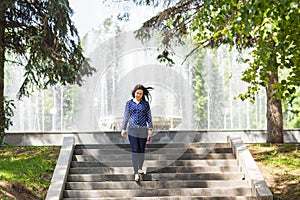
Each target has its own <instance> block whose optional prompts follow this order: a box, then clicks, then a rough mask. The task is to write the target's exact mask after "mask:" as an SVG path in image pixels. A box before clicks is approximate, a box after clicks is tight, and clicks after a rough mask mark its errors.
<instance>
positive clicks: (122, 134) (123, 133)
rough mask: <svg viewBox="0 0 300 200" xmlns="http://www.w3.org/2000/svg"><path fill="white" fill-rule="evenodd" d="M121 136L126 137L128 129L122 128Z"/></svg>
mask: <svg viewBox="0 0 300 200" xmlns="http://www.w3.org/2000/svg"><path fill="white" fill-rule="evenodd" d="M121 137H122V138H126V131H125V130H122V131H121Z"/></svg>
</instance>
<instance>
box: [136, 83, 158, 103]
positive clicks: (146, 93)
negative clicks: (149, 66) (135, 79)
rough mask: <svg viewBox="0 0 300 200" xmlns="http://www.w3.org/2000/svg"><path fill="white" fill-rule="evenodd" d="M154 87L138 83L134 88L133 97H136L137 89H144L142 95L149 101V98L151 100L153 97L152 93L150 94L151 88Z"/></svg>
mask: <svg viewBox="0 0 300 200" xmlns="http://www.w3.org/2000/svg"><path fill="white" fill-rule="evenodd" d="M153 89H154V88H153V87H144V86H143V85H140V84H138V85H136V86H135V87H134V89H133V90H132V93H131V94H132V97H133V98H135V92H136V91H137V90H143V96H142V99H143V100H146V99H147V101H148V100H150V99H151V94H150V90H153Z"/></svg>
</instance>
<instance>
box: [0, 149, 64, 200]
mask: <svg viewBox="0 0 300 200" xmlns="http://www.w3.org/2000/svg"><path fill="white" fill-rule="evenodd" d="M59 149H60V147H36V146H31V147H7V146H6V147H1V148H0V169H1V170H0V180H1V181H2V182H4V183H6V184H7V183H10V184H11V187H12V188H11V190H12V189H15V190H18V189H20V190H24V189H25V190H27V191H28V192H32V193H33V194H34V195H35V196H37V197H38V198H42V197H43V196H45V192H46V191H47V189H48V187H49V185H50V181H51V177H52V174H53V171H54V168H55V165H56V161H57V158H58V153H59ZM0 186H1V185H0ZM2 187H4V186H2ZM2 187H1V188H2ZM22 187H23V188H22ZM24 187H25V188H24ZM1 188H0V199H6V197H5V195H3V194H5V192H4V189H3V188H2V189H1ZM1 190H2V191H1ZM8 190H9V189H8ZM6 192H7V191H6ZM1 195H2V196H1ZM6 196H9V195H6ZM12 196H13V195H12Z"/></svg>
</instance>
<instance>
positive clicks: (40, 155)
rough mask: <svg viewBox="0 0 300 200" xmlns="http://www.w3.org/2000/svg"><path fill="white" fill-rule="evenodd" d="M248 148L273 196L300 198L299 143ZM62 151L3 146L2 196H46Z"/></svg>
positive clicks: (12, 199)
mask: <svg viewBox="0 0 300 200" xmlns="http://www.w3.org/2000/svg"><path fill="white" fill-rule="evenodd" d="M248 148H249V150H250V152H251V153H252V155H253V157H254V159H255V161H256V163H257V165H258V167H259V169H260V171H261V173H262V175H263V176H264V178H265V180H266V182H267V184H268V186H269V187H270V189H271V191H272V192H273V194H274V199H275V200H299V199H300V168H299V166H300V150H299V148H300V144H254V145H248ZM59 150H60V148H59V147H1V148H0V169H1V170H2V172H1V170H0V199H1V200H24V199H26V200H41V199H44V198H45V195H46V193H47V189H48V187H49V184H50V181H51V175H52V173H53V170H54V167H55V164H56V160H57V157H58V154H59ZM12 163H13V165H12ZM8 165H9V166H8Z"/></svg>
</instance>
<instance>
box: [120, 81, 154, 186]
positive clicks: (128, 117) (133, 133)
mask: <svg viewBox="0 0 300 200" xmlns="http://www.w3.org/2000/svg"><path fill="white" fill-rule="evenodd" d="M152 89H153V88H152V87H144V86H143V85H136V86H135V88H134V89H133V90H132V97H133V99H130V100H128V101H127V102H126V106H125V111H124V118H123V123H122V131H121V137H123V138H125V137H126V128H127V124H128V138H129V142H130V146H131V152H132V164H133V170H134V179H135V181H137V182H138V181H139V180H140V178H139V174H143V171H142V167H143V164H144V160H145V147H146V142H147V138H150V137H151V135H152V127H153V125H152V116H151V110H150V105H149V103H148V100H149V97H151V95H150V92H149V90H152Z"/></svg>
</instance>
